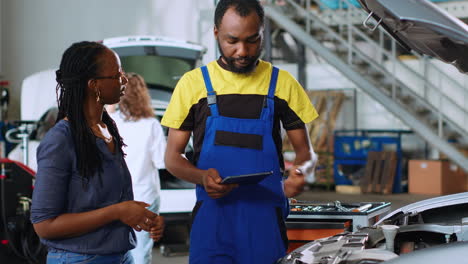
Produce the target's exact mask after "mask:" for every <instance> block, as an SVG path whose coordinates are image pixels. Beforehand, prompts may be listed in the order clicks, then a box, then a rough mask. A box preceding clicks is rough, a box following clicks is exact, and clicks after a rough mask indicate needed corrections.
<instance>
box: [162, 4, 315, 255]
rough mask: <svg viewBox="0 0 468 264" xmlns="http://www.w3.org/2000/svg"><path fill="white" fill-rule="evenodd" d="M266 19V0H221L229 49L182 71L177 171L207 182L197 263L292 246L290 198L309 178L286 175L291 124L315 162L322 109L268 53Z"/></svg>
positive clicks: (218, 33)
mask: <svg viewBox="0 0 468 264" xmlns="http://www.w3.org/2000/svg"><path fill="white" fill-rule="evenodd" d="M263 21H264V12H263V8H262V6H261V5H260V4H259V2H258V1H256V0H221V1H220V2H219V3H218V5H217V7H216V11H215V27H214V35H215V38H216V40H217V42H218V46H219V50H220V53H221V56H220V58H219V59H218V60H217V61H213V62H210V63H209V64H207V65H206V66H203V67H201V68H198V69H195V70H193V71H190V72H188V73H186V74H185V75H184V76H183V77H182V78H181V80H180V81H179V82H178V84H177V87H176V88H175V90H174V93H173V95H172V98H171V102H170V104H169V106H168V108H167V111H166V113H165V115H164V117H163V120H162V122H161V123H162V124H163V125H164V126H167V127H169V128H170V130H169V137H168V143H167V151H166V156H165V163H166V167H167V169H168V170H169V171H170V172H171V173H172V174H173V175H175V176H176V177H178V178H181V179H184V180H187V181H190V182H193V183H196V184H197V187H196V188H197V189H196V192H197V204H196V206H195V208H194V211H193V224H192V231H191V236H190V239H191V240H190V263H192V264H195V263H196V264H210V263H213V264H214V263H216V264H234V263H236V264H249V263H261V264H266V263H275V262H276V260H277V259H278V258H280V257H282V256H284V255H285V253H286V249H287V236H286V228H285V224H284V220H285V218H286V217H287V214H288V212H289V208H288V203H287V198H286V197H292V196H295V195H297V194H299V193H300V192H301V191H302V188H303V186H304V184H305V181H304V176H303V175H302V174H301V173H300V172H298V171H296V170H295V168H296V167H294V168H293V169H292V170H290V173H289V177H288V179H287V180H283V169H284V162H283V156H282V152H281V150H282V145H281V142H282V139H281V125H282V126H283V127H284V129H285V130H286V132H287V136H288V137H289V140H290V141H291V143H292V146H293V147H294V151H295V152H296V159H295V164H297V165H300V164H302V163H303V162H305V161H307V160H310V159H311V153H310V151H311V148H310V145H309V141H308V135H307V131H306V129H305V123H308V122H311V121H312V120H313V119H315V118H316V117H317V112H316V111H315V109H314V107H313V106H312V104H311V103H310V100H309V99H308V97H307V95H306V93H305V91H304V89H303V88H302V87H301V86H300V84H299V83H298V82H297V81H296V80H295V79H294V78H293V77H292V76H291V75H290V74H289V73H288V72H286V71H282V70H278V69H277V68H275V67H273V66H272V65H271V64H270V63H268V62H265V61H262V60H260V59H259V57H260V53H261V50H262V41H263ZM192 132H193V149H194V155H193V157H192V160H191V161H188V160H187V159H186V158H185V156H184V155H183V154H184V153H185V148H186V145H187V143H188V142H189V139H190V136H191V134H192ZM267 171H272V172H273V173H272V174H271V175H270V176H267V177H266V178H265V179H264V180H262V181H260V182H259V183H255V184H245V185H244V184H222V183H221V181H222V179H223V178H225V177H227V176H232V175H242V174H251V173H259V172H267Z"/></svg>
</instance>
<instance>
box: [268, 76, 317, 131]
mask: <svg viewBox="0 0 468 264" xmlns="http://www.w3.org/2000/svg"><path fill="white" fill-rule="evenodd" d="M275 95H276V96H277V97H278V98H280V99H283V100H285V101H286V102H287V103H288V106H289V108H291V110H293V111H294V113H296V115H297V116H298V117H299V118H300V119H301V120H302V122H304V123H305V124H307V123H309V122H312V121H313V120H314V119H316V118H317V117H318V113H317V110H315V107H314V106H313V105H312V102H311V101H310V99H309V97H308V96H307V93H306V92H305V90H304V88H303V87H302V86H301V84H300V83H299V82H298V81H297V80H296V79H295V78H294V77H293V76H292V75H291V74H290V73H289V72H287V71H283V70H280V72H279V75H278V83H277V89H276V93H275Z"/></svg>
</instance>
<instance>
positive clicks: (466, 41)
mask: <svg viewBox="0 0 468 264" xmlns="http://www.w3.org/2000/svg"><path fill="white" fill-rule="evenodd" d="M358 1H359V2H360V4H361V6H362V7H363V9H364V10H365V11H367V12H368V13H369V14H370V16H372V17H373V18H374V19H375V20H376V21H380V25H381V26H382V27H384V28H385V29H386V30H387V31H388V32H389V33H390V34H391V35H392V36H393V37H394V38H395V39H396V40H397V41H399V42H400V44H401V45H402V46H404V47H405V48H407V49H412V50H414V51H416V52H419V53H422V54H426V55H429V56H432V57H435V58H438V59H440V60H442V61H444V62H446V63H450V64H453V65H454V66H455V67H457V68H458V70H459V71H460V72H462V73H467V72H468V26H467V25H466V24H465V23H463V22H462V21H461V20H459V19H457V18H455V17H453V16H452V15H450V14H449V13H447V12H446V11H445V10H442V9H440V8H439V7H437V6H436V5H434V4H433V3H431V2H429V1H427V0H358Z"/></svg>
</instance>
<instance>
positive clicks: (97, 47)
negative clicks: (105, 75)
mask: <svg viewBox="0 0 468 264" xmlns="http://www.w3.org/2000/svg"><path fill="white" fill-rule="evenodd" d="M106 49H108V48H107V47H106V46H104V45H102V44H100V43H97V42H89V41H82V42H77V43H74V44H72V45H71V46H70V47H69V48H68V49H67V50H66V51H65V52H64V53H63V56H62V60H61V62H60V69H59V70H57V71H56V80H57V88H56V93H57V104H58V108H59V112H58V116H57V121H56V122H58V121H60V120H62V119H64V118H65V117H66V118H67V119H68V122H69V124H70V128H71V134H72V137H73V142H74V145H75V152H76V156H77V163H78V164H77V166H78V171H79V172H80V175H81V176H82V177H83V179H87V180H89V179H90V178H91V177H92V176H93V175H94V173H95V172H96V171H97V172H98V174H99V175H100V174H101V172H102V157H101V154H100V151H99V149H98V147H97V145H96V137H95V136H94V134H93V132H92V131H91V128H90V127H89V126H88V123H87V122H86V118H85V114H84V109H83V105H84V101H85V97H86V91H87V87H88V80H90V79H92V78H93V77H95V76H98V73H99V71H100V68H101V67H100V66H101V65H100V64H99V63H98V58H99V56H102V54H104V51H105V50H106ZM102 121H103V122H104V123H105V124H106V126H107V128H108V129H109V133H110V134H111V135H112V136H113V137H114V138H115V139H116V140H117V143H118V145H117V148H118V150H119V151H121V152H122V153H123V151H122V147H123V146H125V144H124V142H123V139H122V137H121V136H120V134H119V131H118V129H117V126H116V124H115V122H114V120H112V118H111V117H110V116H109V114H108V113H107V112H106V111H104V113H103V116H102Z"/></svg>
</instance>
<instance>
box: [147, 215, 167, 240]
mask: <svg viewBox="0 0 468 264" xmlns="http://www.w3.org/2000/svg"><path fill="white" fill-rule="evenodd" d="M155 220H156V221H155V222H156V224H155V225H154V226H152V227H151V228H150V231H149V233H150V237H151V238H152V239H153V241H154V242H156V241H159V240H160V239H161V238H162V236H163V233H164V217H162V216H160V215H158V216H157V217H156V219H155Z"/></svg>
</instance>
